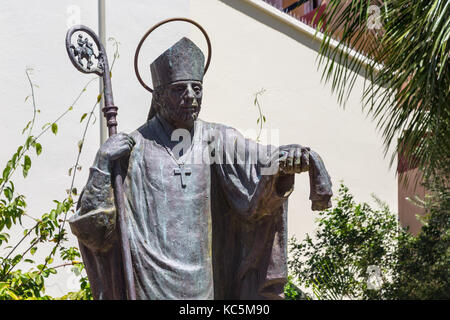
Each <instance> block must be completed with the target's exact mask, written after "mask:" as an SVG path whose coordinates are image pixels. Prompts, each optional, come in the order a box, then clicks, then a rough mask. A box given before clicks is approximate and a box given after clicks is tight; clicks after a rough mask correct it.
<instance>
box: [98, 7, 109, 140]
mask: <svg viewBox="0 0 450 320" xmlns="http://www.w3.org/2000/svg"><path fill="white" fill-rule="evenodd" d="M105 20H106V19H105V0H98V36H99V37H100V41H101V43H102V44H103V46H104V47H105V50H106V23H105ZM102 90H103V80H102V78H100V83H99V94H101V93H102ZM104 106H105V100H104V99H103V96H102V99H101V101H100V105H99V116H98V119H99V124H100V145H102V144H103V142H105V140H106V139H107V138H108V127H107V126H106V121H105V118H104V117H103V111H102V108H103V107H104Z"/></svg>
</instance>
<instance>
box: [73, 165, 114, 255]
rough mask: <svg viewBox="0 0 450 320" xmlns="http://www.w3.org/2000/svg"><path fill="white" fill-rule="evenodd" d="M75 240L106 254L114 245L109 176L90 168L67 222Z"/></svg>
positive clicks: (112, 204)
mask: <svg viewBox="0 0 450 320" xmlns="http://www.w3.org/2000/svg"><path fill="white" fill-rule="evenodd" d="M69 223H70V228H71V230H72V232H73V233H74V234H75V235H76V236H77V237H78V240H79V241H80V242H81V243H82V244H84V245H85V246H86V247H88V248H89V249H91V250H94V251H107V250H109V249H110V248H111V246H112V245H113V244H114V242H115V240H116V237H115V234H116V232H114V230H115V224H116V209H115V205H114V193H113V189H112V185H111V176H110V174H109V173H107V172H104V171H101V170H99V169H98V168H96V167H95V166H93V167H91V169H90V174H89V179H88V182H87V184H86V187H85V188H84V190H83V192H82V194H81V196H80V199H79V201H78V206H77V212H76V214H75V215H74V216H73V217H71V219H70V220H69Z"/></svg>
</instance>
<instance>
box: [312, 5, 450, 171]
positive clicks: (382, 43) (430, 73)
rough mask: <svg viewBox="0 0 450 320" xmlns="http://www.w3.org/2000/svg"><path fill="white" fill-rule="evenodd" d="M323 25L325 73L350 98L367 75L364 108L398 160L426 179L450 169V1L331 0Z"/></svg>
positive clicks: (342, 99) (340, 94)
mask: <svg viewBox="0 0 450 320" xmlns="http://www.w3.org/2000/svg"><path fill="white" fill-rule="evenodd" d="M373 8H376V9H377V10H376V14H378V15H379V16H377V17H374V12H373V11H371V9H373ZM374 18H375V19H376V20H377V21H378V22H379V26H376V25H374V23H373V22H374ZM318 30H322V32H323V33H324V38H323V40H322V44H321V48H320V58H319V65H320V66H321V67H323V78H324V79H325V80H326V81H327V82H330V83H331V84H332V89H333V91H336V92H337V94H338V99H339V101H340V102H341V103H345V101H346V100H347V98H348V95H349V94H350V92H351V91H352V90H353V87H354V84H355V81H356V79H357V77H358V74H364V75H365V79H366V83H365V87H364V92H363V94H364V107H365V109H366V111H367V112H368V114H370V115H372V117H373V119H374V120H376V121H377V125H378V128H379V129H380V131H381V132H382V134H383V138H384V145H385V151H386V152H388V150H389V148H390V146H394V147H395V148H396V149H395V151H396V152H394V153H393V154H392V158H391V159H392V162H393V161H394V160H395V157H396V155H397V153H400V154H402V155H403V156H404V157H405V158H407V160H408V162H409V163H411V164H417V165H418V166H419V168H420V169H421V171H422V172H423V173H424V175H425V176H432V175H439V174H440V172H442V171H446V172H449V161H448V159H449V157H450V148H448V146H449V145H450V108H449V107H448V102H449V101H450V90H449V88H450V68H449V58H450V54H449V52H450V51H449V50H450V46H449V45H448V41H449V35H450V5H449V2H448V1H442V0H426V1H424V0H419V1H417V0H395V1H393V0H383V1H381V0H380V1H373V0H352V1H347V2H345V1H341V0H330V1H329V2H328V3H327V6H326V9H325V11H324V14H323V15H322V17H321V18H320V22H319V25H318ZM334 39H336V40H337V41H334ZM349 48H351V49H353V50H349ZM352 71H353V72H352ZM398 137H400V139H401V140H400V141H401V143H398V142H397V139H398Z"/></svg>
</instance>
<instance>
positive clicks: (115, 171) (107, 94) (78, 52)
mask: <svg viewBox="0 0 450 320" xmlns="http://www.w3.org/2000/svg"><path fill="white" fill-rule="evenodd" d="M75 32H84V33H87V34H88V35H89V36H90V37H91V38H92V40H93V41H94V42H95V44H96V46H97V49H98V55H96V54H95V52H94V49H93V47H92V43H91V42H89V39H88V38H84V39H83V36H82V34H81V33H79V34H78V38H77V45H76V46H75V45H73V44H72V36H73V34H74V33H75ZM66 50H67V53H68V55H69V58H70V61H72V64H73V65H74V67H75V68H77V69H78V70H79V71H81V72H83V73H95V74H97V75H99V76H101V77H102V78H103V92H104V99H105V107H104V108H103V109H102V111H103V114H104V116H105V118H106V123H107V126H108V133H109V136H112V135H115V134H116V133H117V120H116V115H117V110H118V108H117V107H116V106H115V105H114V99H113V94H112V86H111V76H110V72H109V65H108V58H107V55H106V50H105V48H104V47H103V45H102V43H101V42H100V40H99V38H98V36H97V35H96V34H95V32H94V31H93V30H91V29H90V28H88V27H86V26H83V25H76V26H73V27H72V28H70V29H69V30H68V31H67V34H66ZM92 57H94V58H95V59H97V61H98V63H97V66H96V67H95V66H94V67H93V64H94V63H93V62H92ZM83 59H84V60H86V67H85V66H84V64H83ZM112 176H113V179H112V181H113V187H114V198H115V202H116V208H117V213H118V222H119V224H118V232H119V241H120V247H121V254H122V262H123V270H124V273H125V275H124V280H125V285H126V290H127V292H126V296H127V299H128V300H136V290H135V286H134V277H133V268H132V265H131V252H130V243H129V239H128V236H127V233H126V221H125V218H126V217H125V210H124V209H125V206H124V193H123V177H122V173H121V170H120V165H119V160H116V161H114V163H113V168H112Z"/></svg>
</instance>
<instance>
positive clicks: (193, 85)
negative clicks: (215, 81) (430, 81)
mask: <svg viewBox="0 0 450 320" xmlns="http://www.w3.org/2000/svg"><path fill="white" fill-rule="evenodd" d="M202 95H203V89H202V83H201V82H200V81H176V82H173V83H171V84H169V85H167V86H166V88H165V91H164V94H163V97H162V101H161V102H162V104H161V108H160V113H161V115H162V116H163V117H164V118H165V119H166V120H168V121H169V122H170V123H171V124H172V125H173V126H175V127H177V128H187V129H190V128H192V126H193V125H194V121H195V120H197V118H198V114H199V113H200V106H201V103H202Z"/></svg>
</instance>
